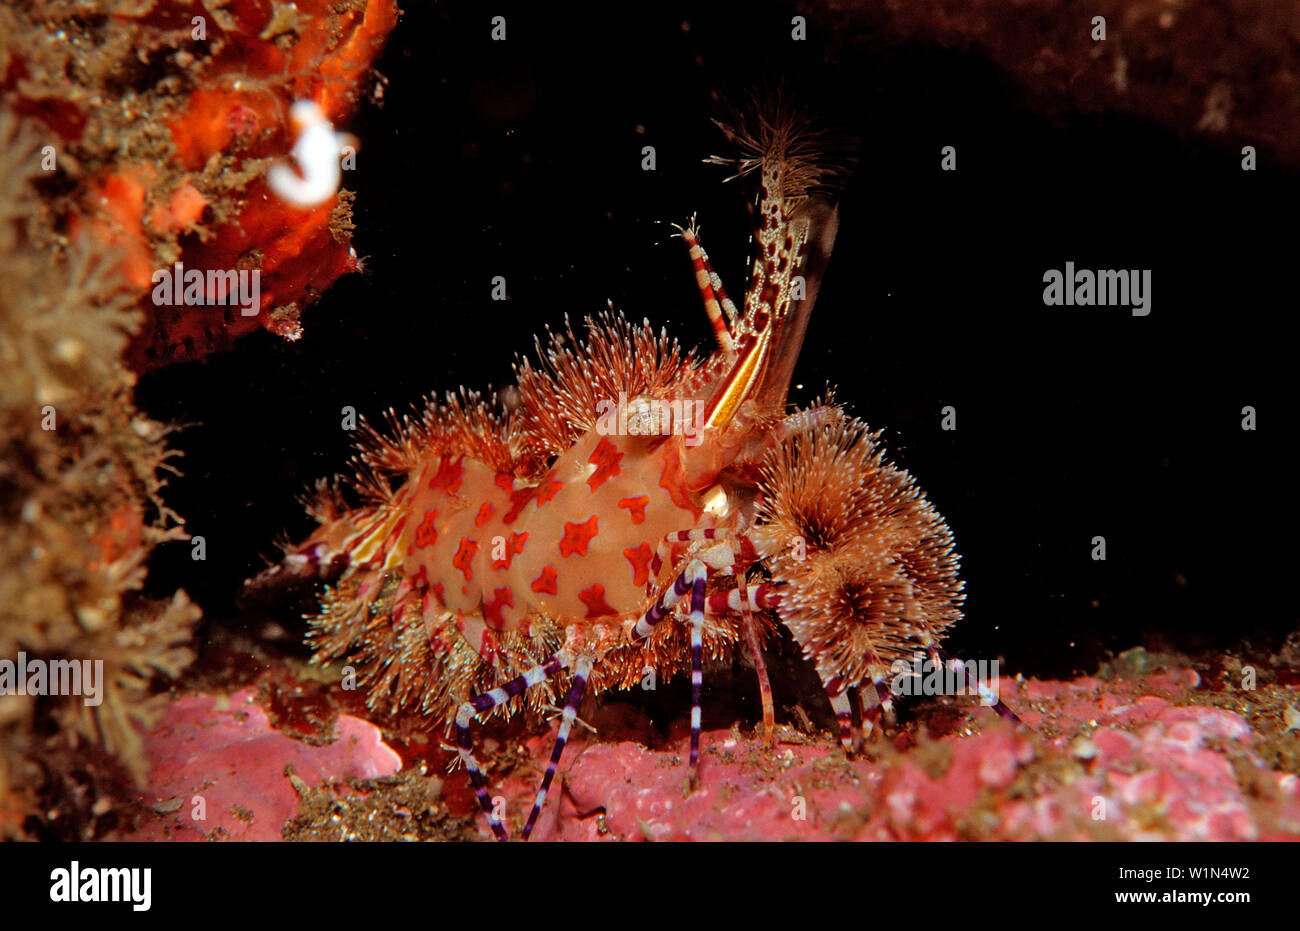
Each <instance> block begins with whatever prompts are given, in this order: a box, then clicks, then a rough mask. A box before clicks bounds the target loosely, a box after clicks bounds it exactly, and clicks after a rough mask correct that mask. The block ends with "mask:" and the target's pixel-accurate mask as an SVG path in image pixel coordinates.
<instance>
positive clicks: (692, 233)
mask: <svg viewBox="0 0 1300 931" xmlns="http://www.w3.org/2000/svg"><path fill="white" fill-rule="evenodd" d="M677 230H678V233H679V235H680V236H681V237H682V240H683V241H684V242H685V243H686V247H687V249H688V250H690V255H691V264H692V265H693V266H694V267H695V284H696V285H697V286H698V287H699V289H700V296H701V297H703V298H704V312H705V313H706V314H708V315H709V323H710V324H712V326H713V335H714V336H715V337H716V338H717V341H718V348H720V349H721V350H722V351H723V352H725V353H726V354H727V355H728V356H731V355H734V354H735V351H736V345H735V342H734V341H733V340H732V337H731V333H732V330H733V329H734V328H735V326H736V324H737V321H738V319H739V316H740V315H739V314H738V313H737V312H736V305H735V304H733V303H732V302H731V298H729V297H727V292H726V290H725V289H724V288H723V287H722V279H721V278H719V277H718V273H717V272H715V271H714V270H713V266H712V265H711V264H710V263H709V256H708V253H706V252H705V251H704V247H703V246H701V245H700V241H699V237H698V235H697V231H696V228H695V221H694V219H692V220H691V225H690V227H689V228H688V229H682V228H681V227H680V226H679V227H677ZM724 312H725V314H726V316H725V317H724V316H723V313H724Z"/></svg>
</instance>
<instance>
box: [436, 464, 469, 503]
mask: <svg viewBox="0 0 1300 931" xmlns="http://www.w3.org/2000/svg"><path fill="white" fill-rule="evenodd" d="M464 458H465V457H464V456H457V457H456V458H455V459H443V460H442V462H440V463H439V464H438V473H437V474H436V475H435V476H434V477H433V478H431V479H429V487H430V488H441V489H442V491H443V494H447V495H454V494H455V493H456V492H458V491H460V483H461V482H463V481H464V480H465V467H464V466H462V465H461V461H462V460H463V459H464Z"/></svg>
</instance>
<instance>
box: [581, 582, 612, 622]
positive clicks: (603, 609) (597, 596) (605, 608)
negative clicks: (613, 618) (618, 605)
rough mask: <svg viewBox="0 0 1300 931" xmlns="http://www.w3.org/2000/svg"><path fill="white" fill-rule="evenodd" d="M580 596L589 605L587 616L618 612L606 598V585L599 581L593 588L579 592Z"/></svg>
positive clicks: (608, 614) (601, 615)
mask: <svg viewBox="0 0 1300 931" xmlns="http://www.w3.org/2000/svg"><path fill="white" fill-rule="evenodd" d="M578 597H579V598H581V599H582V603H583V604H585V605H586V606H587V617H588V618H593V617H609V616H610V615H611V614H613V615H616V614H618V612H617V611H615V610H614V609H613V608H611V607H610V606H609V602H608V601H606V600H605V586H603V585H601V584H600V583H599V582H597V583H596V584H595V585H593V586H591V588H588V589H585V590H583V591H580V592H578Z"/></svg>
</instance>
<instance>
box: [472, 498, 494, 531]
mask: <svg viewBox="0 0 1300 931" xmlns="http://www.w3.org/2000/svg"><path fill="white" fill-rule="evenodd" d="M495 510H496V508H494V507H493V506H492V504H491V502H488V501H484V502H483V506H482V507H481V508H479V509H478V515H477V516H476V517H475V518H474V526H475V527H482V526H483V525H484V524H486V523H487V522H488V518H489V517H491V516H492V512H493V511H495Z"/></svg>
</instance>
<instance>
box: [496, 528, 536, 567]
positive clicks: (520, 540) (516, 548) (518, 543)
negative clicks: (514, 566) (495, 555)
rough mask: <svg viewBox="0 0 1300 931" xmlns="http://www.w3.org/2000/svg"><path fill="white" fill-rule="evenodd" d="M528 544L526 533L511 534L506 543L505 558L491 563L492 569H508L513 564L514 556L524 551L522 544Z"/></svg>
mask: <svg viewBox="0 0 1300 931" xmlns="http://www.w3.org/2000/svg"><path fill="white" fill-rule="evenodd" d="M527 542H528V531H527V530H525V531H524V532H523V533H512V534H510V539H509V540H507V541H506V558H505V559H498V560H495V561H494V562H493V563H492V568H493V569H509V568H510V564H511V563H512V562H514V559H515V557H516V556H518V555H519V554H520V553H522V552H523V551H524V544H525V543H527Z"/></svg>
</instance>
